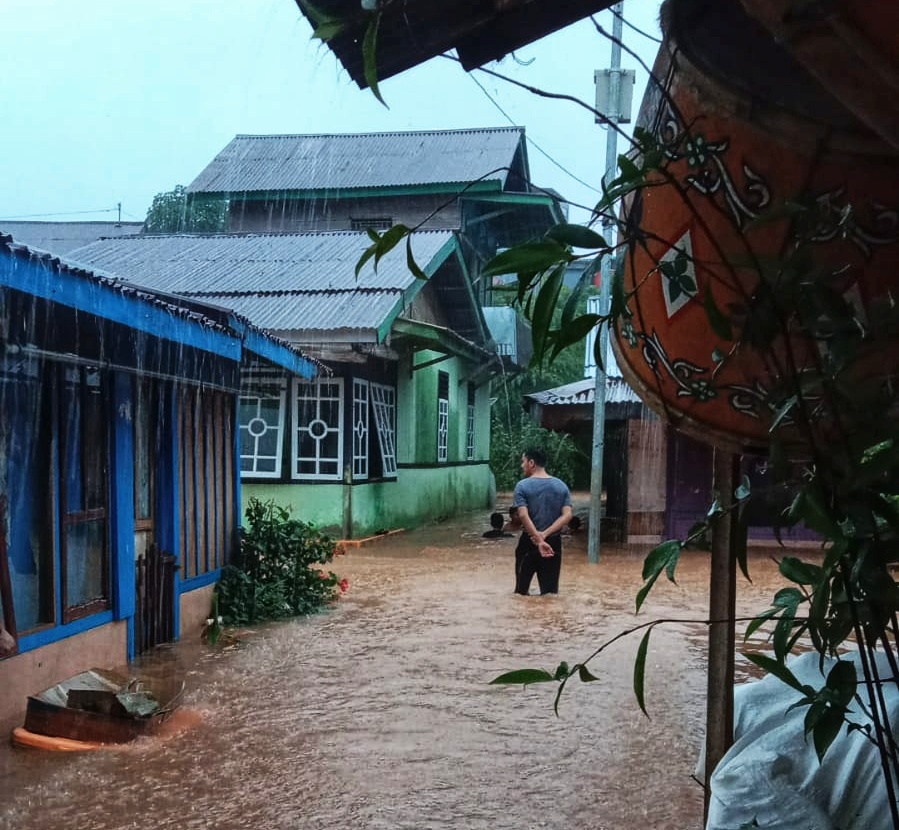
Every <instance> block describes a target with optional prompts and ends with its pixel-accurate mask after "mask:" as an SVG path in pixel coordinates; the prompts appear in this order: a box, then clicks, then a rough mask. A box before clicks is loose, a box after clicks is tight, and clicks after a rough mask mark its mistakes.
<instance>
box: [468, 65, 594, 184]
mask: <svg viewBox="0 0 899 830" xmlns="http://www.w3.org/2000/svg"><path fill="white" fill-rule="evenodd" d="M468 77H469V78H471V80H473V81H474V82H475V83H476V84H477V85H478V89H480V90H481V92H483V93H484V95H486V96H487V100H489V101H490V103H491V104H493V106H495V107H496V108H497V109H498V110H499V111H500V112H501V113H502V114H503V115H504V116H505V118H506V120H507V121H508V122H509V123H510V124H511V125H512V126H513V127H515V126H518V125H517V123H516V122H515V120H514V119H513V118H512V117H511V116H510V115H509V113H507V112H506V111H505V110H504V109H503V108H502V107H501V106H500V105H499V103H498V102H497V101H496V100H494V98H493V96H492V95H491V94H490V93H489V92H488V91H487V90H486V89H485V87H484V85H483V84H482V83H481V82H480V81H479V80H478V79H477V78H476V77H475V76H474V75H472V74H470V73H469V75H468ZM525 138H526V139H527V142H528V144H530V145H531V146H532V147H533V148H534V149H535V150H537V152H539V153H541V154H542V155H543V156H545V157H546V158H547V159H548V160H549V161H551V162H552V163H553V164H554V165H555V166H556V167H558V168H559V170H561V171H562V172H563V173H564V174H565V175H566V176H570V177H571V178H572V179H574V180H575V181H576V182H578V183H579V184H582V185H583V186H584V187H587V188H589V189H590V190H592V191H593V192H594V193H602V191H601V190H598V189H597V188H595V187H594V186H593V185H592V184H589V183H588V182H585V181H584V180H583V179H581V178H579V177H578V176H576V175H575V174H574V173H572V172H571V171H570V170H569V169H568V168H566V167H565V166H564V165H562V164H560V163H559V162H558V161H556V160H555V159H554V158H553V157H552V156H551V155H550V154H549V153H547V152H546V150H544V149H543V148H542V147H541V146H540V145H539V144H538V143H537V142H536V141H534V140H533V139H532V138H531V137H530V136H528V135H527V134H525Z"/></svg>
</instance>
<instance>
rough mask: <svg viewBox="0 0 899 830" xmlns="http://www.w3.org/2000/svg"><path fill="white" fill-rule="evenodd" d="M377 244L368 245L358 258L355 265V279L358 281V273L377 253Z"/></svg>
mask: <svg viewBox="0 0 899 830" xmlns="http://www.w3.org/2000/svg"><path fill="white" fill-rule="evenodd" d="M377 250H378V243H377V242H375V244H374V245H369V246H368V247H367V248H366V249H365V251H363V253H362V256H361V257H359V261H358V262H357V263H356V279H357V280H358V279H359V272H360V271H361V270H362V269H363V268H364V267H365V263H366V262H368V261H369V260H370V259H371V258H372V257H373V256H374V255H375V253H376V252H377Z"/></svg>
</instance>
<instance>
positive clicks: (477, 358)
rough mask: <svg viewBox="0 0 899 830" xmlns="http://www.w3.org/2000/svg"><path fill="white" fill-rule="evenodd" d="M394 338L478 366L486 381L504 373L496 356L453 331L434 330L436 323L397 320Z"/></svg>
mask: <svg viewBox="0 0 899 830" xmlns="http://www.w3.org/2000/svg"><path fill="white" fill-rule="evenodd" d="M392 338H393V339H394V340H401V341H405V342H407V343H411V344H412V345H414V346H417V347H419V348H423V349H430V350H431V351H435V352H440V353H441V354H444V355H446V356H447V357H460V358H462V359H463V360H468V361H470V362H472V363H475V364H477V366H478V374H479V375H480V374H483V375H484V379H486V377H488V376H489V375H492V374H494V373H495V372H501V371H502V362H501V361H500V359H499V355H497V354H496V353H495V352H492V351H490V350H489V349H485V348H483V347H481V346H478V345H477V344H476V343H472V342H471V341H470V340H466V339H465V338H464V337H461V336H460V335H458V334H456V332H454V331H452V330H451V329H447V328H443V327H442V326H435V325H434V324H433V323H423V322H421V321H418V320H405V319H399V320H396V321H395V322H394V324H393V331H392ZM414 368H415V367H413V369H414Z"/></svg>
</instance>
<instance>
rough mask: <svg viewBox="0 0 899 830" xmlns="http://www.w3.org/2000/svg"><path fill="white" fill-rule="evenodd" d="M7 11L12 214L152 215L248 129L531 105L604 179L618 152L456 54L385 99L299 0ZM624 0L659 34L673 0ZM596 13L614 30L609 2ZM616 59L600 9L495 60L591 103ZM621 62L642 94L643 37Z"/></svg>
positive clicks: (1, 125)
mask: <svg viewBox="0 0 899 830" xmlns="http://www.w3.org/2000/svg"><path fill="white" fill-rule="evenodd" d="M3 11H4V48H3V50H2V51H0V78H2V86H0V102H2V111H3V113H4V115H3V118H2V120H0V159H2V162H0V165H2V170H3V180H2V187H0V219H2V218H7V219H12V218H17V219H25V218H34V219H39V218H43V219H48V220H50V219H76V218H77V219H114V218H116V212H115V208H116V205H117V203H119V202H121V206H122V218H123V219H143V218H144V217H145V215H146V211H147V207H148V206H149V204H150V202H151V201H152V199H153V196H154V195H155V194H156V193H158V192H161V191H164V190H170V189H171V188H172V187H174V186H175V185H176V184H188V183H189V182H190V181H191V180H192V179H193V178H194V176H195V175H196V174H197V173H199V172H200V170H201V169H202V168H203V167H204V166H205V165H206V164H207V163H208V162H209V161H210V160H211V159H212V157H213V156H214V155H215V154H216V153H217V152H218V151H219V150H220V149H221V148H222V147H224V146H225V144H226V143H227V142H228V141H229V140H230V139H231V138H232V137H233V136H234V135H236V134H237V133H260V134H264V133H333V132H366V131H382V130H418V129H450V128H455V127H492V126H506V125H508V124H509V123H514V124H517V125H523V126H524V127H526V128H527V135H528V138H529V139H530V140H531V142H534V143H536V145H538V146H539V147H540V148H542V150H544V151H545V152H546V153H547V154H548V155H549V156H551V157H552V158H553V159H554V160H555V161H556V162H558V164H559V165H561V166H562V167H564V168H566V169H567V170H568V171H570V172H571V173H572V174H574V176H576V177H578V178H580V179H582V180H584V181H585V182H587V183H588V184H589V185H591V186H592V187H593V188H598V187H599V181H600V178H601V176H602V173H603V170H604V166H605V145H606V134H605V131H604V130H602V129H601V128H600V127H599V126H598V125H597V124H595V123H594V120H593V116H592V114H590V113H589V112H587V111H586V110H585V109H583V108H581V107H578V106H576V105H574V104H572V103H570V102H567V101H553V100H546V99H541V98H538V97H535V96H534V95H533V94H531V93H528V92H526V91H524V90H520V89H517V88H515V87H513V86H511V85H509V84H507V83H505V82H502V81H499V80H497V79H495V78H491V77H489V76H487V75H485V74H483V73H479V72H473V73H470V74H469V73H466V72H464V71H463V70H462V68H461V67H460V66H459V65H458V64H457V63H455V62H454V61H450V60H447V59H445V58H436V59H434V60H432V61H430V62H429V63H428V64H426V65H424V66H421V67H418V68H416V69H413V70H410V71H408V72H406V73H404V74H403V75H400V76H397V77H396V78H391V79H387V80H385V81H384V82H383V84H382V88H381V92H382V94H383V95H384V98H385V100H386V101H387V104H388V105H389V107H390V108H389V109H385V108H384V107H383V106H381V104H379V103H378V102H377V101H375V99H374V97H373V96H372V95H371V93H370V92H369V91H367V90H360V89H359V88H358V87H357V86H356V85H355V84H354V83H353V82H352V81H351V80H350V79H349V78H348V76H347V75H346V73H344V72H342V70H341V68H340V66H339V64H338V63H337V61H336V59H335V58H334V57H333V56H332V54H331V53H330V51H328V50H327V49H326V48H325V47H324V46H322V45H321V44H320V43H319V42H318V41H313V40H311V39H310V35H311V29H310V27H309V25H308V24H307V23H306V22H305V20H304V19H302V18H301V16H300V14H299V11H298V10H297V8H296V5H295V3H294V2H293V0H251V1H249V2H248V0H155V1H154V2H152V3H143V4H139V3H122V2H120V0H84V2H80V3H70V2H68V0H4V2H3ZM624 11H625V17H626V18H627V19H628V20H629V21H631V22H633V23H634V24H635V25H636V26H638V27H639V28H641V29H643V30H645V31H648V32H651V33H653V34H656V35H657V34H658V27H657V24H656V18H657V14H658V2H656V0H625V6H624ZM596 19H597V21H598V22H599V23H600V24H601V25H602V26H603V27H604V28H606V29H607V30H609V31H611V28H612V15H611V13H610V12H604V13H602V14H600V15H598V16H597V18H596ZM624 38H625V42H626V44H627V45H628V46H630V47H631V48H633V49H634V50H635V51H637V52H639V54H640V55H641V56H642V57H643V60H644V61H646V62H647V63H649V64H651V63H652V59H653V57H654V55H655V53H656V50H657V48H658V46H657V44H656V43H653V42H651V41H649V40H647V39H646V38H645V37H643V36H641V35H639V34H637V33H635V32H634V31H633V30H631V29H628V28H627V27H626V28H625V34H624ZM609 61H610V44H609V42H608V40H606V39H605V38H603V37H602V36H600V35H599V34H598V33H597V32H596V29H595V28H594V26H593V24H592V23H591V22H590V21H589V20H586V21H582V22H580V23H578V24H575V25H574V26H570V27H568V28H567V29H565V30H563V31H561V32H558V33H556V34H554V35H551V36H549V37H548V38H544V39H543V40H542V41H540V42H539V43H536V44H533V45H531V46H529V47H527V48H525V49H522V50H521V51H520V52H518V53H517V54H516V55H515V57H514V58H512V57H507V58H506V59H505V60H503V61H502V62H500V63H499V64H491V65H490V67H489V68H491V69H495V70H496V71H498V72H501V73H503V74H506V75H509V76H512V77H514V78H515V79H516V80H518V81H520V82H522V83H527V84H530V85H532V86H536V87H540V88H542V89H545V90H547V91H551V92H557V93H565V94H569V95H574V96H576V97H577V98H579V99H581V100H583V101H586V102H588V103H591V104H592V102H593V100H594V86H593V71H594V69H601V68H604V67H606V66H608V64H609ZM622 65H623V66H624V67H625V68H634V69H637V70H638V75H637V88H638V91H637V93H636V96H635V98H636V100H635V107H636V105H637V104H638V103H639V98H640V97H641V96H642V90H643V87H644V86H645V79H646V75H645V73H644V72H642V71H641V70H640V69H639V67H638V66H637V62H636V61H635V59H634V58H632V57H630V56H629V55H627V54H625V55H624V56H623V58H622ZM475 81H477V83H476V82H475ZM478 83H479V84H481V86H483V87H484V89H485V90H486V91H487V93H489V95H490V98H492V99H493V100H495V101H496V103H497V104H498V105H499V106H500V107H502V109H503V110H504V111H505V113H506V114H508V116H509V119H507V118H506V117H505V116H504V115H503V113H502V112H500V110H499V109H497V107H496V106H495V105H494V104H493V103H492V102H491V100H490V98H488V96H487V95H486V94H485V93H484V91H482V90H481V89H480V88H479V87H478ZM619 149H621V147H620V148H619ZM528 154H529V158H530V163H531V173H532V177H533V179H534V181H535V183H537V184H539V185H541V186H547V187H552V188H555V189H556V190H558V191H559V192H561V193H562V194H563V195H564V196H566V197H567V198H568V199H571V200H572V201H576V202H579V203H582V204H585V205H591V204H593V203H594V202H595V201H596V198H597V193H596V192H595V191H594V190H591V189H590V188H589V187H585V186H584V185H582V184H579V183H578V182H577V181H575V179H573V178H571V177H570V176H569V175H567V174H566V173H565V172H563V171H562V170H560V169H559V167H557V166H556V165H555V164H553V163H552V162H551V161H549V160H548V159H547V158H545V156H544V155H543V154H542V153H541V152H540V150H539V149H537V147H535V146H534V145H533V144H531V145H530V146H529V148H528ZM585 215H586V214H583V213H579V212H578V211H575V212H574V213H573V218H575V219H582V218H584V216H585ZM0 229H2V225H0Z"/></svg>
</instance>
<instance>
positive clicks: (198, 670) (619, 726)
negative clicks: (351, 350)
mask: <svg viewBox="0 0 899 830" xmlns="http://www.w3.org/2000/svg"><path fill="white" fill-rule="evenodd" d="M488 529H489V526H488V524H487V514H486V511H485V512H480V513H477V514H471V515H467V516H462V517H459V518H456V519H453V520H450V521H447V522H445V523H443V524H440V525H437V526H433V527H428V528H423V529H420V530H416V531H411V532H408V533H404V534H400V535H397V536H394V537H392V538H390V539H385V540H383V541H381V542H379V543H378V545H376V546H372V547H370V548H362V549H359V550H354V551H351V552H349V553H347V554H346V555H345V556H341V557H338V558H337V559H335V562H334V565H333V568H334V570H335V571H337V572H339V573H340V575H341V576H346V577H348V578H349V580H350V589H349V591H348V593H347V594H345V595H344V596H343V598H342V599H341V600H340V601H339V602H338V603H336V604H335V605H334V607H333V608H332V609H330V610H329V611H327V612H326V613H324V614H321V615H318V616H315V617H311V618H306V619H298V620H292V621H288V622H282V623H277V624H269V625H264V626H260V627H258V628H254V629H252V630H248V631H242V632H239V638H238V642H237V644H236V645H234V644H232V645H229V646H226V647H216V648H213V647H209V646H206V645H203V644H202V643H200V642H199V638H198V637H194V636H186V637H185V638H184V641H183V642H181V643H178V644H177V645H174V646H171V647H168V648H163V649H158V650H157V651H156V652H154V653H153V654H152V655H151V656H150V657H148V658H145V659H144V660H143V661H142V662H141V663H140V668H141V669H142V670H144V671H148V672H157V673H158V672H173V673H177V674H180V675H182V676H183V677H184V678H185V679H186V681H187V686H188V689H187V693H186V698H185V702H184V706H183V709H182V710H181V711H180V712H179V713H178V715H177V716H176V718H175V720H174V722H173V723H172V724H171V727H172V728H171V731H170V733H168V734H166V735H165V736H162V737H159V738H154V739H145V740H142V741H139V742H137V743H135V744H133V745H130V746H128V747H127V748H120V749H116V750H103V751H99V752H94V753H79V754H66V753H57V754H54V753H41V752H38V751H35V750H23V749H17V748H13V747H11V746H8V745H6V744H5V743H4V745H2V746H0V790H2V796H0V827H2V828H4V830H6V828H10V830H47V828H50V830H56V829H57V828H59V829H60V830H62V828H78V830H120V829H121V830H124V829H125V828H153V830H162V829H163V828H178V830H190V829H192V828H217V829H218V830H232V829H233V830H237V828H254V830H282V828H283V830H306V828H309V830H311V829H312V828H348V830H382V828H383V830H405V829H407V830H436V828H458V829H459V830H487V829H488V828H489V829H490V830H505V829H506V828H509V830H511V829H512V828H516V830H531V829H532V828H533V829H534V830H536V828H548V829H549V830H563V828H564V830H587V829H588V828H589V830H654V829H655V828H658V830H663V828H664V830H692V829H693V828H700V827H701V824H702V791H701V789H700V787H699V786H698V785H697V784H696V783H695V781H693V780H692V779H691V775H692V773H693V770H694V765H695V762H696V758H697V753H698V751H699V748H700V744H701V742H702V740H703V722H704V715H705V712H704V706H705V704H704V700H705V641H706V628H705V626H704V625H703V624H702V623H701V622H692V621H693V620H696V621H701V620H703V619H704V618H705V616H706V609H707V606H708V596H707V593H708V588H707V586H708V562H707V556H706V555H705V554H694V553H689V554H686V555H685V557H684V559H683V562H682V564H681V567H680V569H679V572H678V584H677V585H671V584H670V583H668V582H667V581H663V582H662V583H660V584H659V586H658V588H657V589H656V590H655V591H654V593H653V594H651V595H650V599H649V601H648V602H647V603H646V605H645V606H644V609H643V610H642V611H641V613H640V614H639V615H638V616H635V614H634V612H633V609H634V596H635V594H636V592H637V590H638V589H639V587H640V585H641V577H640V572H641V567H642V561H643V556H644V555H645V553H646V551H647V548H645V547H643V548H622V547H609V546H605V545H604V546H603V548H602V553H601V561H600V563H599V564H598V565H591V564H588V563H587V561H586V551H585V541H586V540H585V539H584V537H583V536H576V537H573V538H571V539H570V540H567V546H566V552H565V554H564V559H563V567H562V579H561V588H560V594H559V595H558V596H549V597H540V596H536V595H534V596H530V597H521V596H516V595H514V594H513V593H512V587H513V577H512V570H513V550H514V542H515V540H514V539H512V538H504V539H483V538H482V537H481V533H482V531H484V530H488ZM751 573H752V575H753V579H754V581H753V583H752V584H751V585H750V584H747V583H746V582H745V581H744V580H742V578H741V579H740V584H739V589H740V599H739V604H740V609H739V610H738V613H748V612H749V611H752V610H755V611H758V610H761V609H762V608H764V607H765V606H766V605H767V601H768V599H769V598H770V597H771V595H772V594H773V592H774V590H775V589H776V587H778V586H779V583H778V580H777V579H776V577H775V573H776V569H775V567H774V566H773V564H772V563H771V561H770V552H768V551H760V552H753V553H752V554H751ZM532 590H536V581H535V586H534V588H533V589H532ZM657 617H664V618H670V619H676V620H684V621H685V622H674V623H670V624H666V625H663V626H660V627H659V628H658V629H656V631H655V633H654V634H653V636H652V640H651V644H650V649H649V657H648V662H647V673H646V702H647V709H648V711H649V716H650V717H649V718H647V717H645V716H644V715H643V714H642V713H641V712H640V711H639V709H638V707H637V704H636V702H635V700H634V696H633V691H632V680H631V678H632V667H633V658H634V654H635V652H636V649H637V646H638V642H639V639H640V634H634V635H631V636H629V637H625V638H623V639H621V640H619V641H618V642H616V643H615V644H614V645H612V646H610V647H609V648H608V649H607V650H606V651H604V652H603V653H602V655H600V656H599V657H598V658H596V659H595V660H594V661H592V662H591V664H590V665H591V668H592V671H593V673H594V674H595V675H596V676H597V677H598V678H599V679H598V680H597V681H596V682H593V683H589V684H582V683H580V682H574V681H573V682H572V683H571V684H570V685H569V686H568V687H567V688H566V690H565V692H564V694H563V696H562V699H561V702H560V705H559V712H558V716H556V715H555V714H554V712H553V697H554V693H555V688H556V687H555V684H539V685H534V686H529V687H527V688H521V687H507V686H494V685H490V684H489V681H490V680H491V679H492V678H494V677H496V676H497V675H499V674H500V673H502V672H505V671H508V670H511V669H516V668H523V667H542V668H546V669H548V670H554V669H555V667H556V665H557V664H558V663H559V662H560V661H562V660H567V661H568V662H569V663H575V662H578V661H580V660H583V659H584V658H585V657H587V656H588V655H589V654H591V653H592V652H593V651H594V650H595V649H596V648H597V647H598V646H599V645H600V644H601V643H602V642H604V641H606V640H608V639H610V638H612V637H614V636H615V635H616V634H618V633H619V632H621V631H624V630H626V629H629V628H631V627H633V626H635V625H638V624H640V623H641V622H646V621H649V620H651V619H654V618H657ZM742 665H745V664H743V663H741V666H742Z"/></svg>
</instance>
